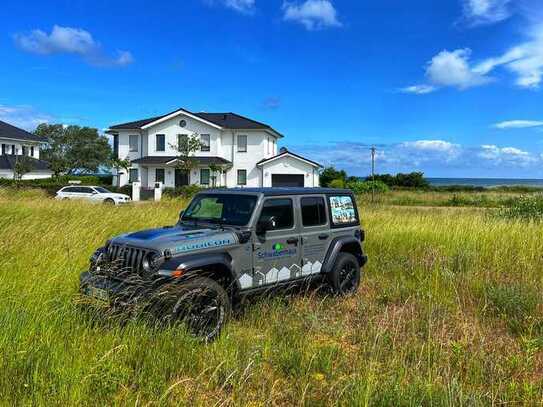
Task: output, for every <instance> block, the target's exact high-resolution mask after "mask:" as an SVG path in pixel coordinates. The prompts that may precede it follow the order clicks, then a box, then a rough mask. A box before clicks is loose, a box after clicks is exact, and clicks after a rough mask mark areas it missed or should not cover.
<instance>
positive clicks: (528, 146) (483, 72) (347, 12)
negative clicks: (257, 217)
mask: <svg viewBox="0 0 543 407" xmlns="http://www.w3.org/2000/svg"><path fill="white" fill-rule="evenodd" d="M436 4H437V5H436ZM0 14H1V15H2V19H1V21H2V22H3V23H2V26H1V28H0V55H1V60H2V63H0V120H5V121H8V122H11V123H13V124H16V125H20V126H22V127H25V128H28V129H31V128H33V127H34V126H35V125H36V124H37V123H39V122H42V121H48V122H60V123H68V124H79V125H86V126H93V127H97V128H99V129H102V128H106V127H107V126H108V125H111V124H115V123H118V122H123V121H127V120H132V119H140V118H144V117H147V116H152V115H156V114H162V113H166V112H169V111H171V110H174V109H176V108H178V107H185V108H188V109H190V110H194V111H209V112H212V111H234V112H237V113H240V114H243V115H246V116H249V117H252V118H255V119H257V120H261V121H264V122H266V123H268V124H270V125H272V126H273V127H274V128H276V129H277V130H278V131H280V132H281V133H283V134H284V135H285V136H286V137H285V139H284V142H283V145H286V146H287V147H289V148H290V149H292V150H293V151H296V152H298V153H301V154H305V155H307V156H308V158H311V159H314V160H317V161H320V162H322V163H323V164H327V165H329V164H333V165H335V166H336V167H338V168H343V169H346V170H347V171H348V172H349V173H352V174H356V175H366V174H367V173H368V172H369V168H370V167H369V157H370V153H369V146H371V145H372V144H375V145H376V146H377V148H378V154H377V169H378V171H379V172H398V171H404V172H405V171H413V170H420V171H424V172H425V173H426V174H427V175H428V176H445V177H449V176H451V177H453V176H460V177H464V176H472V177H510V178H521V177H536V178H538V177H543V155H542V154H543V93H542V90H541V87H542V86H543V83H542V81H543V4H542V2H541V1H538V0H440V1H439V2H436V1H435V0H431V1H430V0H411V1H408V2H407V1H399V0H379V1H375V0H374V1H369V0H368V1H365V0H360V1H347V0H333V1H332V0H330V1H329V0H292V1H283V0H184V1H175V2H174V1H171V2H163V1H159V0H156V1H154V2H148V1H134V0H132V1H130V2H128V1H121V0H118V1H115V2H111V1H105V0H95V1H92V2H90V1H74V0H71V1H68V0H57V1H54V2H44V1H26V2H21V1H11V0H4V2H3V4H2V8H1V10H0Z"/></svg>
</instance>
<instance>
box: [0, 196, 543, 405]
mask: <svg viewBox="0 0 543 407" xmlns="http://www.w3.org/2000/svg"><path fill="white" fill-rule="evenodd" d="M182 206H183V203H182V202H179V201H163V202H161V203H157V204H155V203H153V204H144V205H132V206H128V207H121V208H114V207H107V206H102V205H91V204H85V203H77V202H56V201H53V200H51V199H47V198H45V196H44V195H42V194H40V193H37V192H24V193H19V194H16V195H15V197H14V196H13V195H12V194H10V193H7V192H5V191H4V192H2V191H0V253H1V256H0V403H1V404H5V405H14V404H31V403H33V404H40V405H52V404H53V405H55V404H58V405H73V404H84V405H102V404H118V405H126V404H133V405H136V404H137V405H149V404H150V405H189V404H190V405H206V406H207V405H253V406H257V405H308V406H315V405H316V406H319V405H383V406H401V405H414V406H415V405H454V406H456V405H491V404H493V405H495V404H502V403H503V404H505V403H507V404H513V405H517V404H523V405H541V403H543V296H542V293H543V291H542V288H543V259H542V254H543V239H542V238H541V232H542V229H541V228H542V226H541V224H536V223H526V222H519V221H510V220H503V219H500V218H498V217H496V216H491V215H489V214H488V213H487V212H488V211H486V210H480V209H470V208H450V207H449V208H439V207H431V208H418V207H415V208H411V207H399V206H395V205H393V206H387V205H377V206H369V205H366V204H362V206H361V208H360V212H361V215H362V217H363V223H364V227H365V229H366V231H367V244H366V249H367V253H368V255H369V256H370V262H369V264H368V266H367V268H366V269H365V277H364V279H363V282H362V285H361V288H360V291H359V292H358V294H357V295H356V296H353V297H350V298H346V299H338V298H327V297H325V296H324V295H322V294H319V293H318V292H314V291H308V292H306V293H304V294H295V295H290V296H286V295H285V296H279V297H275V298H270V299H266V298H263V299H255V300H254V301H252V302H251V303H250V304H249V305H248V306H246V307H245V308H244V310H243V312H242V313H241V314H240V315H239V316H237V317H236V318H235V319H234V320H233V321H232V322H231V324H230V325H229V326H228V327H227V328H226V330H225V332H224V334H223V336H222V337H221V338H220V339H219V340H218V341H216V342H215V343H213V344H210V345H201V344H198V343H196V342H194V341H193V340H191V339H190V338H189V337H187V335H185V334H184V333H183V332H182V330H180V329H167V330H163V329H157V328H154V327H153V326H150V325H148V324H144V323H143V322H137V321H132V322H129V323H128V324H126V325H121V324H119V323H118V322H116V321H115V320H104V319H102V318H100V317H99V316H96V315H94V316H93V315H92V314H90V313H88V312H84V311H82V308H81V307H80V305H79V304H78V295H77V290H78V275H79V272H80V271H81V270H83V269H84V268H85V267H86V265H87V261H88V257H89V255H90V254H91V253H92V251H93V250H94V249H95V248H96V247H98V246H100V245H101V244H102V243H103V242H104V241H105V240H106V239H107V238H108V237H111V236H113V235H116V234H119V233H121V232H125V231H130V230H137V229H141V228H146V227H154V226H162V225H166V224H172V223H174V222H175V220H176V219H177V215H178V211H179V210H180V209H181V207H182Z"/></svg>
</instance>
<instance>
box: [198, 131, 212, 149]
mask: <svg viewBox="0 0 543 407" xmlns="http://www.w3.org/2000/svg"><path fill="white" fill-rule="evenodd" d="M210 143H211V139H210V136H209V134H201V135H200V145H201V146H200V151H210V149H211V144H210Z"/></svg>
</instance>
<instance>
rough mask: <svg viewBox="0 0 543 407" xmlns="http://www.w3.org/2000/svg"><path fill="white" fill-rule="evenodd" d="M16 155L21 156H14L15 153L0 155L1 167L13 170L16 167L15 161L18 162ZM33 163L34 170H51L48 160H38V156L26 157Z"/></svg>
mask: <svg viewBox="0 0 543 407" xmlns="http://www.w3.org/2000/svg"><path fill="white" fill-rule="evenodd" d="M16 157H21V156H14V155H8V154H6V155H0V169H2V170H13V169H14V168H15V163H16V162H17V158H16ZM26 158H27V159H28V160H29V161H30V163H31V165H32V171H31V172H34V171H49V163H48V162H47V161H43V160H37V159H36V158H32V157H26Z"/></svg>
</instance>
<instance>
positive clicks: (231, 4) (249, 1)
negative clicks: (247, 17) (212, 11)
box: [204, 0, 256, 14]
mask: <svg viewBox="0 0 543 407" xmlns="http://www.w3.org/2000/svg"><path fill="white" fill-rule="evenodd" d="M204 3H205V4H207V5H208V6H214V5H216V4H220V5H223V6H224V7H228V8H230V9H232V10H235V11H237V12H239V13H241V14H254V12H255V11H256V2H255V0H204Z"/></svg>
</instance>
